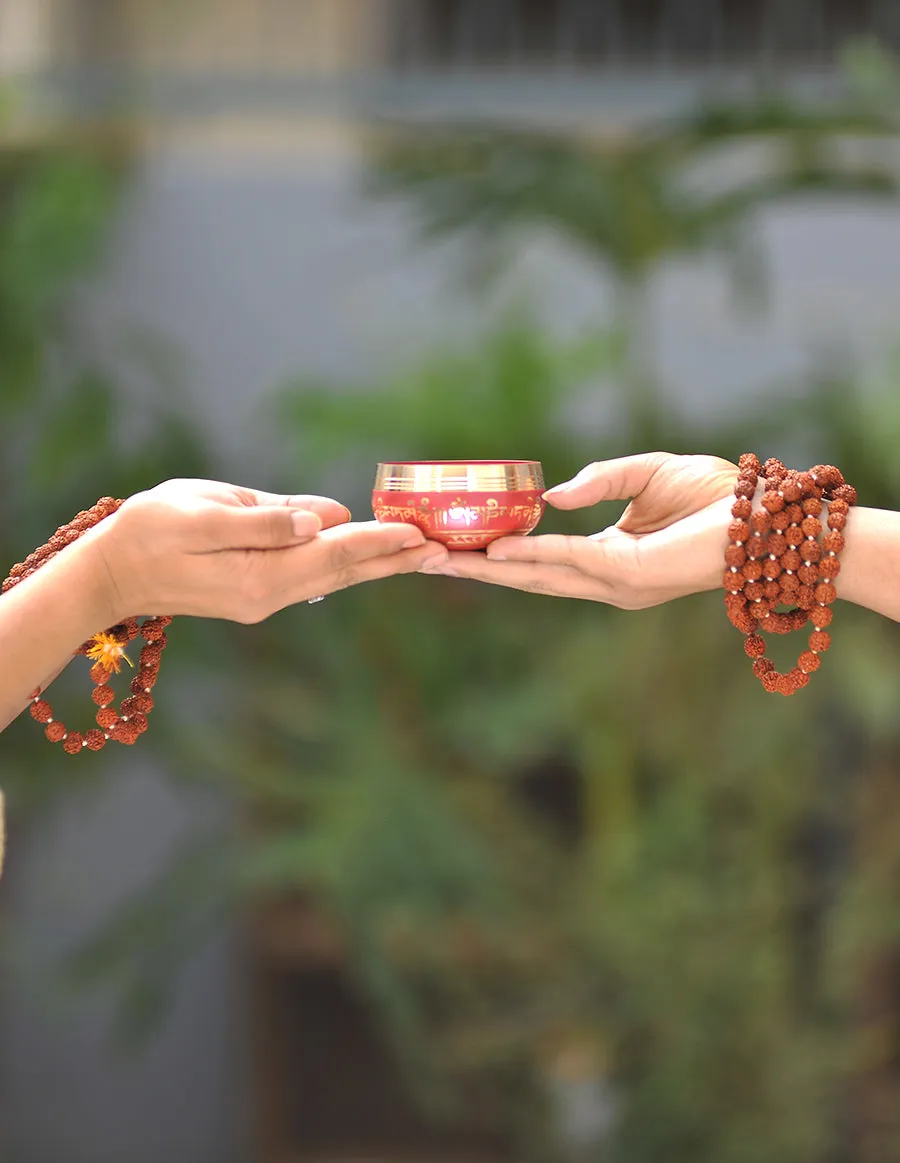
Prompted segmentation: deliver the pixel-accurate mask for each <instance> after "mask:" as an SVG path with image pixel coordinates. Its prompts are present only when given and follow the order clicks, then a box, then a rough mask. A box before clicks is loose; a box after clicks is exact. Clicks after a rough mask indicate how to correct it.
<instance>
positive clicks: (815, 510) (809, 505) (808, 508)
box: [802, 497, 822, 517]
mask: <svg viewBox="0 0 900 1163" xmlns="http://www.w3.org/2000/svg"><path fill="white" fill-rule="evenodd" d="M802 507H803V512H804V513H805V515H806V516H807V517H818V515H819V514H820V513H821V512H822V502H821V501H820V500H819V498H818V497H807V498H806V500H805V501H804V502H803V506H802Z"/></svg>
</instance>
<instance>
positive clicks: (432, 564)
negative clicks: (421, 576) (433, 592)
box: [419, 553, 447, 573]
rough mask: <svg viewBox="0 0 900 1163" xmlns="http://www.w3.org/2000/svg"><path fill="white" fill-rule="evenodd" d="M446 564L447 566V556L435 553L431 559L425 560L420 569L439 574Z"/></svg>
mask: <svg viewBox="0 0 900 1163" xmlns="http://www.w3.org/2000/svg"><path fill="white" fill-rule="evenodd" d="M446 564H447V557H446V555H445V554H443V553H434V554H432V555H431V557H426V558H425V560H424V561H423V562H422V564H421V565H420V566H419V569H420V570H426V571H427V570H433V571H434V572H436V573H437V572H440V567H441V566H443V565H446Z"/></svg>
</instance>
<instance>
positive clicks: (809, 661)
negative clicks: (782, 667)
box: [797, 650, 821, 674]
mask: <svg viewBox="0 0 900 1163" xmlns="http://www.w3.org/2000/svg"><path fill="white" fill-rule="evenodd" d="M797 665H798V666H799V667H800V669H801V670H802V671H805V672H806V673H807V674H811V673H812V672H813V671H814V670H818V669H819V666H820V665H821V663H820V660H819V656H818V654H815V653H814V652H813V651H812V650H804V651H803V653H802V654H801V655H800V657H799V658H798V659H797Z"/></svg>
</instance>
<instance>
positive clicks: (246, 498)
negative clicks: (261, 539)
mask: <svg viewBox="0 0 900 1163" xmlns="http://www.w3.org/2000/svg"><path fill="white" fill-rule="evenodd" d="M158 487H159V488H160V489H166V490H168V491H172V490H174V491H176V492H178V493H181V492H184V491H185V490H186V491H187V492H189V493H190V494H192V495H193V496H196V497H200V498H203V499H204V500H207V501H211V502H212V503H213V504H216V505H222V504H224V505H233V506H234V507H235V508H237V507H243V508H247V509H252V508H256V507H262V506H265V505H268V506H275V507H278V508H282V507H283V508H286V509H303V510H305V511H307V512H310V513H316V514H317V515H318V516H319V517H320V518H321V521H322V528H323V529H327V528H330V527H331V526H332V525H340V524H343V523H345V522H347V521H349V520H350V510H349V509H348V508H347V506H346V505H342V504H341V503H340V501H335V500H333V499H332V498H331V497H322V496H318V495H317V494H309V493H293V494H288V493H269V492H266V490H265V489H253V488H249V487H248V486H247V485H233V484H226V483H224V482H223V481H209V480H197V479H180V480H170V481H166V482H164V484H163V485H160V486H158Z"/></svg>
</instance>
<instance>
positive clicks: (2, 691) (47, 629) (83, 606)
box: [0, 529, 119, 731]
mask: <svg viewBox="0 0 900 1163" xmlns="http://www.w3.org/2000/svg"><path fill="white" fill-rule="evenodd" d="M103 535H104V534H103V532H102V531H101V530H100V529H96V530H91V531H90V532H89V533H87V534H85V536H84V537H83V538H82V539H81V540H79V541H78V542H76V543H75V544H73V545H70V546H68V548H66V549H64V550H63V551H62V553H60V554H59V555H58V556H57V557H55V558H53V559H52V560H51V561H49V562H47V564H46V565H44V566H42V567H41V569H39V570H38V571H37V572H36V573H34V574H33V575H32V576H31V577H29V578H27V579H26V580H25V581H23V582H20V583H19V585H17V586H15V587H14V588H13V589H12V590H9V591H8V592H7V593H6V594H4V595H2V597H0V731H2V730H3V729H4V728H5V727H7V726H8V725H9V724H10V723H11V722H12V720H13V719H15V718H16V716H17V715H19V714H20V713H21V712H22V711H23V710H24V708H25V707H26V706H27V704H28V696H29V694H30V693H31V691H33V690H34V689H35V687H39V686H40V687H44V686H46V685H47V684H48V683H49V682H51V681H52V680H53V678H55V677H56V675H57V674H59V672H60V671H61V670H62V669H63V667H64V666H65V665H66V663H67V662H68V661H69V659H70V658H71V657H72V655H73V654H74V653H75V651H76V650H77V649H78V647H79V646H80V645H81V644H82V643H83V642H84V641H86V640H87V639H88V638H90V637H91V636H92V635H93V634H96V633H97V632H98V631H100V630H104V629H106V628H107V627H108V626H109V625H110V624H111V623H114V622H115V621H117V619H118V617H119V614H118V613H117V611H115V610H114V609H113V605H112V602H111V600H110V596H109V595H110V585H109V581H108V577H107V574H106V567H105V564H104V558H103V551H102V537H103Z"/></svg>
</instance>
